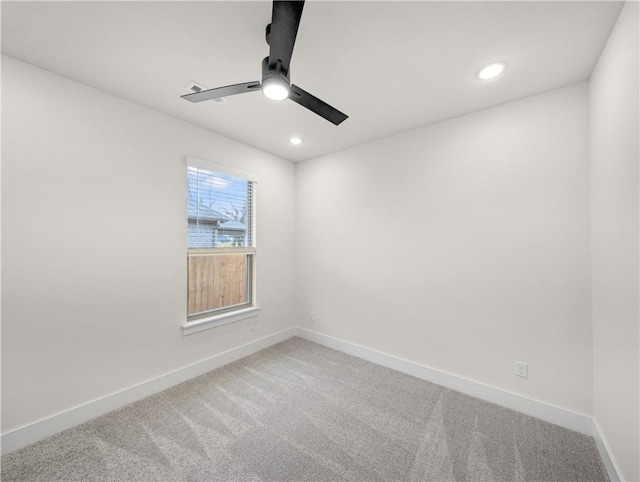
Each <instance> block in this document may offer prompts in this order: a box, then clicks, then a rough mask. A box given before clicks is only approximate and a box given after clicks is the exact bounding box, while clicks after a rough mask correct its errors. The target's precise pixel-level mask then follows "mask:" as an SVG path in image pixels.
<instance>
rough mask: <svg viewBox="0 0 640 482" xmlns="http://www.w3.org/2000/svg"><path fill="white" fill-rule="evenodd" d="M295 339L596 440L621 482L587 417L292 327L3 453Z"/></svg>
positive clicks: (127, 392) (35, 429)
mask: <svg viewBox="0 0 640 482" xmlns="http://www.w3.org/2000/svg"><path fill="white" fill-rule="evenodd" d="M293 336H299V337H300V338H304V339H306V340H309V341H313V342H315V343H318V344H320V345H324V346H326V347H329V348H333V349H334V350H338V351H341V352H343V353H347V354H349V355H353V356H356V357H358V358H362V359H364V360H367V361H370V362H372V363H376V364H378V365H382V366H385V367H387V368H391V369H393V370H397V371H399V372H402V373H406V374H408V375H412V376H415V377H417V378H421V379H423V380H427V381H429V382H432V383H436V384H438V385H442V386H445V387H447V388H451V389H453V390H456V391H459V392H462V393H465V394H467V395H470V396H472V397H476V398H479V399H482V400H486V401H488V402H491V403H495V404H497V405H500V406H503V407H506V408H510V409H512V410H516V411H518V412H521V413H524V414H527V415H530V416H532V417H536V418H539V419H542V420H545V421H547V422H550V423H553V424H556V425H560V426H561V427H565V428H568V429H570V430H574V431H576V432H580V433H583V434H586V435H590V436H593V438H594V440H595V442H596V445H597V447H598V450H599V451H600V455H601V457H602V460H603V462H604V464H605V467H606V469H607V472H608V474H609V478H610V479H611V481H612V482H618V481H620V480H621V478H620V475H621V472H620V471H619V469H618V468H617V465H616V463H615V459H613V458H612V457H611V456H610V455H609V454H610V452H609V450H608V445H607V443H606V440H605V439H604V437H603V436H602V432H601V431H600V429H599V427H598V424H597V423H596V422H595V421H594V420H593V419H592V418H591V417H589V416H587V415H583V414H580V413H576V412H572V411H570V410H567V409H564V408H560V407H556V406H554V405H550V404H548V403H544V402H540V401H537V400H532V399H530V398H527V397H523V396H521V395H517V394H515V393H511V392H507V391H505V390H501V389H499V388H495V387H491V386H489V385H485V384H483V383H479V382H475V381H473V380H469V379H466V378H462V377H459V376H456V375H452V374H450V373H446V372H443V371H440V370H435V369H433V368H429V367H427V366H425V365H421V364H419V363H415V362H412V361H409V360H405V359H402V358H399V357H396V356H393V355H389V354H387V353H383V352H380V351H376V350H372V349H371V348H367V347H364V346H362V345H357V344H355V343H351V342H348V341H344V340H341V339H338V338H334V337H332V336H328V335H324V334H322V333H318V332H315V331H311V330H308V329H306V328H300V327H292V328H288V329H286V330H283V331H280V332H278V333H273V334H271V335H268V336H266V337H264V338H260V339H258V340H254V341H252V342H249V343H246V344H244V345H241V346H238V347H235V348H232V349H231V350H228V351H225V352H223V353H219V354H217V355H214V356H212V357H210V358H207V359H205V360H201V361H199V362H197V363H194V364H192V365H188V366H186V367H183V368H180V369H178V370H175V371H172V372H169V373H165V374H163V375H160V376H157V377H155V378H152V379H150V380H146V381H144V382H142V383H139V384H137V385H134V386H131V387H128V388H125V389H123V390H120V391H118V392H115V393H112V394H110V395H106V396H104V397H102V398H99V399H97V400H92V401H90V402H87V403H84V404H82V405H79V406H77V407H73V408H70V409H69V410H65V411H64V412H61V413H57V414H55V415H52V416H50V417H47V418H45V419H42V420H38V421H36V422H33V423H30V424H28V425H25V426H23V427H19V428H17V429H14V430H11V431H10V432H7V433H4V434H2V436H1V439H0V442H1V446H2V454H3V455H4V454H7V453H10V452H13V451H14V450H18V449H20V448H22V447H26V446H27V445H30V444H32V443H35V442H38V441H39V440H42V439H44V438H46V437H49V436H51V435H54V434H56V433H58V432H62V431H63V430H66V429H69V428H72V427H74V426H76V425H79V424H81V423H84V422H87V421H89V420H91V419H93V418H95V417H98V416H100V415H104V414H105V413H108V412H110V411H112V410H115V409H117V408H120V407H122V406H124V405H127V404H129V403H132V402H135V401H137V400H140V399H142V398H145V397H148V396H150V395H153V394H155V393H158V392H160V391H162V390H165V389H167V388H169V387H172V386H174V385H177V384H179V383H182V382H184V381H187V380H189V379H191V378H193V377H196V376H199V375H202V374H203V373H206V372H208V371H211V370H214V369H216V368H219V367H221V366H223V365H226V364H228V363H231V362H233V361H236V360H239V359H240V358H243V357H245V356H247V355H251V354H253V353H256V352H258V351H260V350H263V349H265V348H268V347H270V346H272V345H275V344H276V343H279V342H281V341H284V340H287V339H288V338H291V337H293ZM619 474H620V475H619Z"/></svg>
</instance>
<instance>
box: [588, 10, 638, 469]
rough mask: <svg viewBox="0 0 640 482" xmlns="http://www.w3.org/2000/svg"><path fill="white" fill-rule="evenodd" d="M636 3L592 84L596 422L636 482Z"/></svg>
mask: <svg viewBox="0 0 640 482" xmlns="http://www.w3.org/2000/svg"><path fill="white" fill-rule="evenodd" d="M638 14H639V13H638V2H627V3H626V4H625V6H624V8H623V9H622V11H621V13H620V17H619V18H618V22H617V24H616V26H615V28H614V30H613V32H612V33H611V36H610V38H609V41H608V42H607V45H606V47H605V49H604V51H603V52H602V54H601V56H600V60H599V61H598V64H597V66H596V69H595V71H594V73H593V75H592V77H591V82H590V109H591V136H590V138H591V144H590V153H591V173H592V175H591V220H592V221H591V222H592V224H591V239H592V256H591V263H592V276H593V336H594V384H595V420H596V423H597V424H598V425H599V428H600V432H601V435H602V436H603V438H604V440H605V441H606V443H607V444H608V446H609V452H610V454H611V455H612V457H613V458H614V462H615V463H616V465H617V466H618V471H619V472H620V474H619V475H620V476H621V477H622V478H623V479H624V480H640V467H639V464H640V462H639V458H640V443H639V441H638V438H639V437H638V431H639V429H640V426H639V423H640V422H639V416H638V410H639V409H640V400H639V398H638V391H639V389H640V387H639V385H638V383H639V379H640V372H639V367H638V364H639V362H640V359H639V354H638V348H639V336H640V333H639V327H638V324H639V320H640V315H639V303H640V299H639V292H638V290H639V289H640V285H639V282H638V279H639V267H638V263H639V256H638V249H639V246H640V236H639V215H640V211H639V207H638V203H639V202H640V194H639V189H638V182H639V166H638V162H639V161H638V159H639V156H640V153H639V149H638V143H639V142H640V140H639V135H638V131H639V129H640V125H639V123H638V115H639V110H640V106H639V104H638V88H639V87H638V86H639V79H638V69H639V66H638V56H639V55H640V53H639V52H638V42H639V38H638Z"/></svg>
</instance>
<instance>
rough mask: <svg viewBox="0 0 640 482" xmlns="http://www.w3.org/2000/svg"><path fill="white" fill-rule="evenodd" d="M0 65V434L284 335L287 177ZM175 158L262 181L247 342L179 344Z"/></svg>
mask: <svg viewBox="0 0 640 482" xmlns="http://www.w3.org/2000/svg"><path fill="white" fill-rule="evenodd" d="M2 61H3V63H2V141H3V142H2V161H3V166H2V169H3V171H2V235H3V239H2V262H3V266H2V268H3V269H2V276H3V279H2V282H3V287H4V290H3V293H2V294H3V300H2V429H3V432H7V431H10V430H12V429H14V428H17V427H20V426H22V425H25V424H28V423H30V422H33V421H35V420H37V419H40V418H43V417H47V416H50V415H52V414H55V413H56V412H59V411H62V410H66V409H69V408H72V407H74V406H76V405H79V404H82V403H84V402H87V401H90V400H93V399H95V398H98V397H101V396H104V395H108V394H110V393H112V392H114V391H116V390H119V389H123V388H125V387H128V386H131V385H133V384H136V383H139V382H142V381H144V380H147V379H149V378H151V377H155V376H158V375H161V374H164V373H167V372H169V371H172V370H175V369H178V368H181V367H184V366H186V365H188V364H191V363H194V362H196V361H199V360H202V359H205V358H208V357H210V356H212V355H215V354H216V353H220V352H222V351H225V350H228V349H229V348H231V347H235V346H238V345H241V344H243V343H247V342H249V341H251V340H254V339H257V338H260V337H263V336H265V335H267V334H270V333H274V332H277V331H279V330H282V329H284V328H287V327H290V326H291V325H292V323H293V308H292V307H293V304H294V300H293V279H294V266H293V261H294V259H293V254H292V253H293V243H294V229H293V226H294V200H295V166H294V165H293V164H292V163H290V162H287V161H283V160H280V159H278V158H275V157H273V156H271V155H268V154H265V153H263V152H260V151H257V150H255V149H251V148H249V147H246V146H244V145H242V144H239V143H237V142H234V141H231V140H229V139H226V138H223V137H221V136H217V135H214V134H212V133H210V132H207V131H204V130H201V129H199V128H196V127H193V126H191V125H189V124H186V123H184V122H181V121H179V120H176V119H174V118H171V117H168V116H165V115H162V114H159V113H157V112H154V111H151V110H149V109H146V108H143V107H140V106H138V105H135V104H132V103H130V102H127V101H124V100H121V99H118V98H116V97H112V96H110V95H107V94H105V93H102V92H99V91H97V90H94V89H92V88H89V87H86V86H84V85H81V84H79V83H76V82H73V81H70V80H67V79H65V78H62V77H59V76H57V75H54V74H52V73H49V72H46V71H44V70H41V69H38V68H35V67H33V66H30V65H27V64H25V63H22V62H20V61H17V60H14V59H12V58H8V57H3V58H2ZM184 155H192V156H196V157H199V158H202V159H208V160H211V161H214V162H218V163H222V164H227V165H230V166H232V167H235V168H237V169H242V170H245V171H250V172H253V173H255V174H257V175H258V176H259V179H260V184H259V187H258V189H259V191H258V215H259V218H258V226H257V228H258V242H259V245H258V250H259V251H258V255H257V264H258V273H257V276H258V280H257V290H258V291H257V293H258V298H259V302H260V305H261V306H262V314H261V316H260V319H259V325H258V328H257V329H256V330H255V331H249V326H248V321H244V322H239V323H234V324H230V325H227V326H223V327H219V328H215V329H213V330H209V331H206V332H201V333H196V334H194V335H190V336H187V337H183V336H182V334H181V329H180V325H181V323H182V322H183V321H185V312H186V285H185V283H186V258H185V256H186V218H185V216H186V171H185V167H184V166H183V165H182V163H181V157H182V156H184Z"/></svg>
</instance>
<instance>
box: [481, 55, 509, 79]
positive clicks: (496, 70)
mask: <svg viewBox="0 0 640 482" xmlns="http://www.w3.org/2000/svg"><path fill="white" fill-rule="evenodd" d="M506 68H507V63H506V62H505V61H504V60H500V61H498V62H491V63H490V64H487V65H485V66H484V67H482V68H481V69H480V70H479V71H478V73H477V74H476V77H478V78H479V79H480V80H489V79H493V78H495V77H497V76H498V75H500V74H501V73H502V72H504V71H505V69H506Z"/></svg>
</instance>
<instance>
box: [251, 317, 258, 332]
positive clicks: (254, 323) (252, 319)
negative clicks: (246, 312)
mask: <svg viewBox="0 0 640 482" xmlns="http://www.w3.org/2000/svg"><path fill="white" fill-rule="evenodd" d="M256 326H258V318H251V319H250V320H249V330H251V331H253V330H255V329H256Z"/></svg>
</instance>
